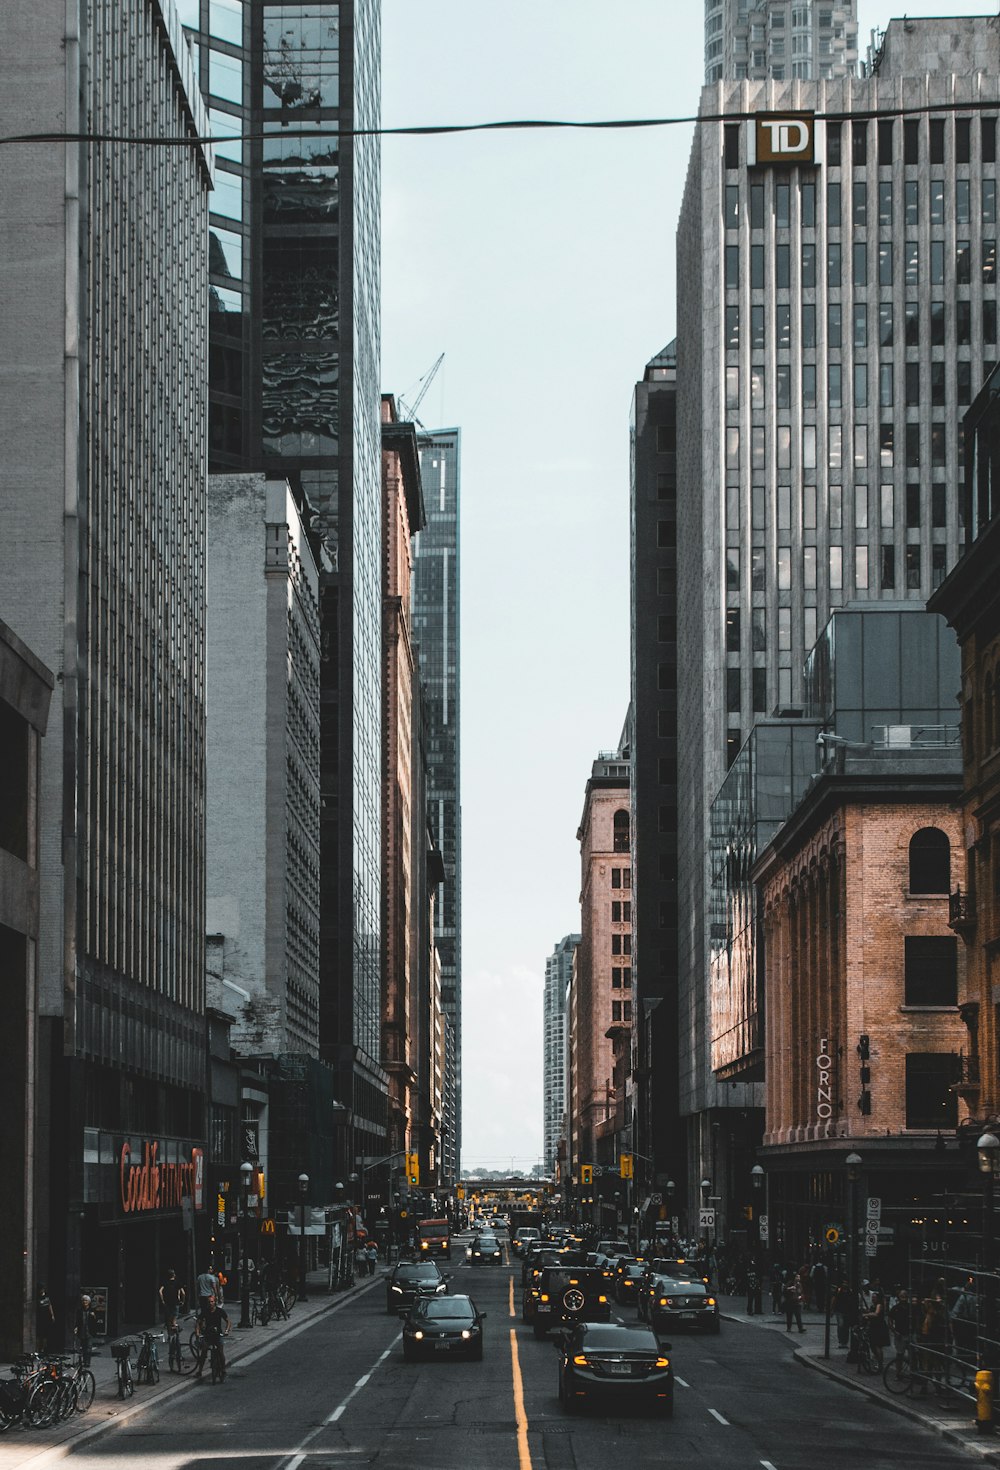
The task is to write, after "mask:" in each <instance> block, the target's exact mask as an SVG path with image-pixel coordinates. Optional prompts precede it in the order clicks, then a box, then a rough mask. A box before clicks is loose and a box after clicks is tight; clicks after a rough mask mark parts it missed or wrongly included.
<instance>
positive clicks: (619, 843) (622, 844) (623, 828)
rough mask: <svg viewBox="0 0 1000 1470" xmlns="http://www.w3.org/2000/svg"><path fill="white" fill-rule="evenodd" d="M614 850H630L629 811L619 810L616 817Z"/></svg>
mask: <svg viewBox="0 0 1000 1470" xmlns="http://www.w3.org/2000/svg"><path fill="white" fill-rule="evenodd" d="M614 824H615V832H614V844H615V847H614V850H615V852H628V850H629V821H628V812H626V811H621V810H619V811H617V812H615V817H614Z"/></svg>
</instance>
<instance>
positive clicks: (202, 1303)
mask: <svg viewBox="0 0 1000 1470" xmlns="http://www.w3.org/2000/svg"><path fill="white" fill-rule="evenodd" d="M196 1287H197V1291H198V1315H199V1317H200V1316H201V1315H202V1314H203V1313H204V1312H206V1311H207V1310H208V1299H209V1297H214V1298H216V1299H217V1298H218V1295H219V1278H218V1277H217V1276H216V1274H215V1272H214V1271H202V1272H201V1273H200V1275H199V1276H198V1280H197V1283H196Z"/></svg>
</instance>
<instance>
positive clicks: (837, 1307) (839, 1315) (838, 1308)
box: [830, 1281, 851, 1348]
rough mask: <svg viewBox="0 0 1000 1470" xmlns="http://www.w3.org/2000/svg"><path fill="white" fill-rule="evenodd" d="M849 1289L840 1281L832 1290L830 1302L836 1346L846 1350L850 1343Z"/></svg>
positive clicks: (844, 1282) (845, 1283)
mask: <svg viewBox="0 0 1000 1470" xmlns="http://www.w3.org/2000/svg"><path fill="white" fill-rule="evenodd" d="M850 1305H851V1288H850V1287H849V1286H848V1284H847V1282H846V1281H842V1282H841V1283H840V1285H839V1286H837V1287H836V1288H835V1289H834V1293H833V1296H832V1298H831V1300H830V1310H831V1312H832V1313H833V1316H834V1317H835V1319H836V1322H837V1346H838V1347H842V1348H846V1347H849V1346H850V1341H851V1320H850V1318H851V1313H850Z"/></svg>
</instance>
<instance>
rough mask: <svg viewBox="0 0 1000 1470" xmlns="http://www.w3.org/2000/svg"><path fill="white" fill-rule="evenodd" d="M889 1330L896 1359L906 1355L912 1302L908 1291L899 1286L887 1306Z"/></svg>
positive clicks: (911, 1333) (911, 1325) (911, 1319)
mask: <svg viewBox="0 0 1000 1470" xmlns="http://www.w3.org/2000/svg"><path fill="white" fill-rule="evenodd" d="M889 1331H890V1332H891V1333H892V1349H893V1352H894V1353H895V1355H896V1358H897V1360H900V1359H902V1358H903V1357H905V1355H906V1346H907V1343H908V1342H909V1341H910V1338H911V1337H912V1335H913V1304H912V1302H911V1301H910V1293H909V1292H908V1291H907V1289H906V1287H905V1286H901V1287H900V1288H899V1290H898V1291H897V1293H896V1300H895V1301H894V1302H893V1304H892V1306H891V1307H890V1308H889Z"/></svg>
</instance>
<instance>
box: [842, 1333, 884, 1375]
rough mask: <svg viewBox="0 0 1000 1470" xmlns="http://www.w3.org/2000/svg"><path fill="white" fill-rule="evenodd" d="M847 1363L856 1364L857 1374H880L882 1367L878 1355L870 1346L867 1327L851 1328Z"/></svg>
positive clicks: (870, 1341)
mask: <svg viewBox="0 0 1000 1470" xmlns="http://www.w3.org/2000/svg"><path fill="white" fill-rule="evenodd" d="M847 1361H848V1362H849V1363H850V1362H852V1361H853V1362H856V1363H857V1365H858V1372H859V1373H872V1374H874V1373H881V1372H882V1365H881V1363H880V1362H879V1359H878V1353H877V1352H876V1351H875V1349H874V1347H873V1346H872V1340H871V1338H870V1336H869V1335H868V1329H867V1327H863V1326H860V1327H852V1329H851V1347H850V1355H849V1356H848V1359H847Z"/></svg>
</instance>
